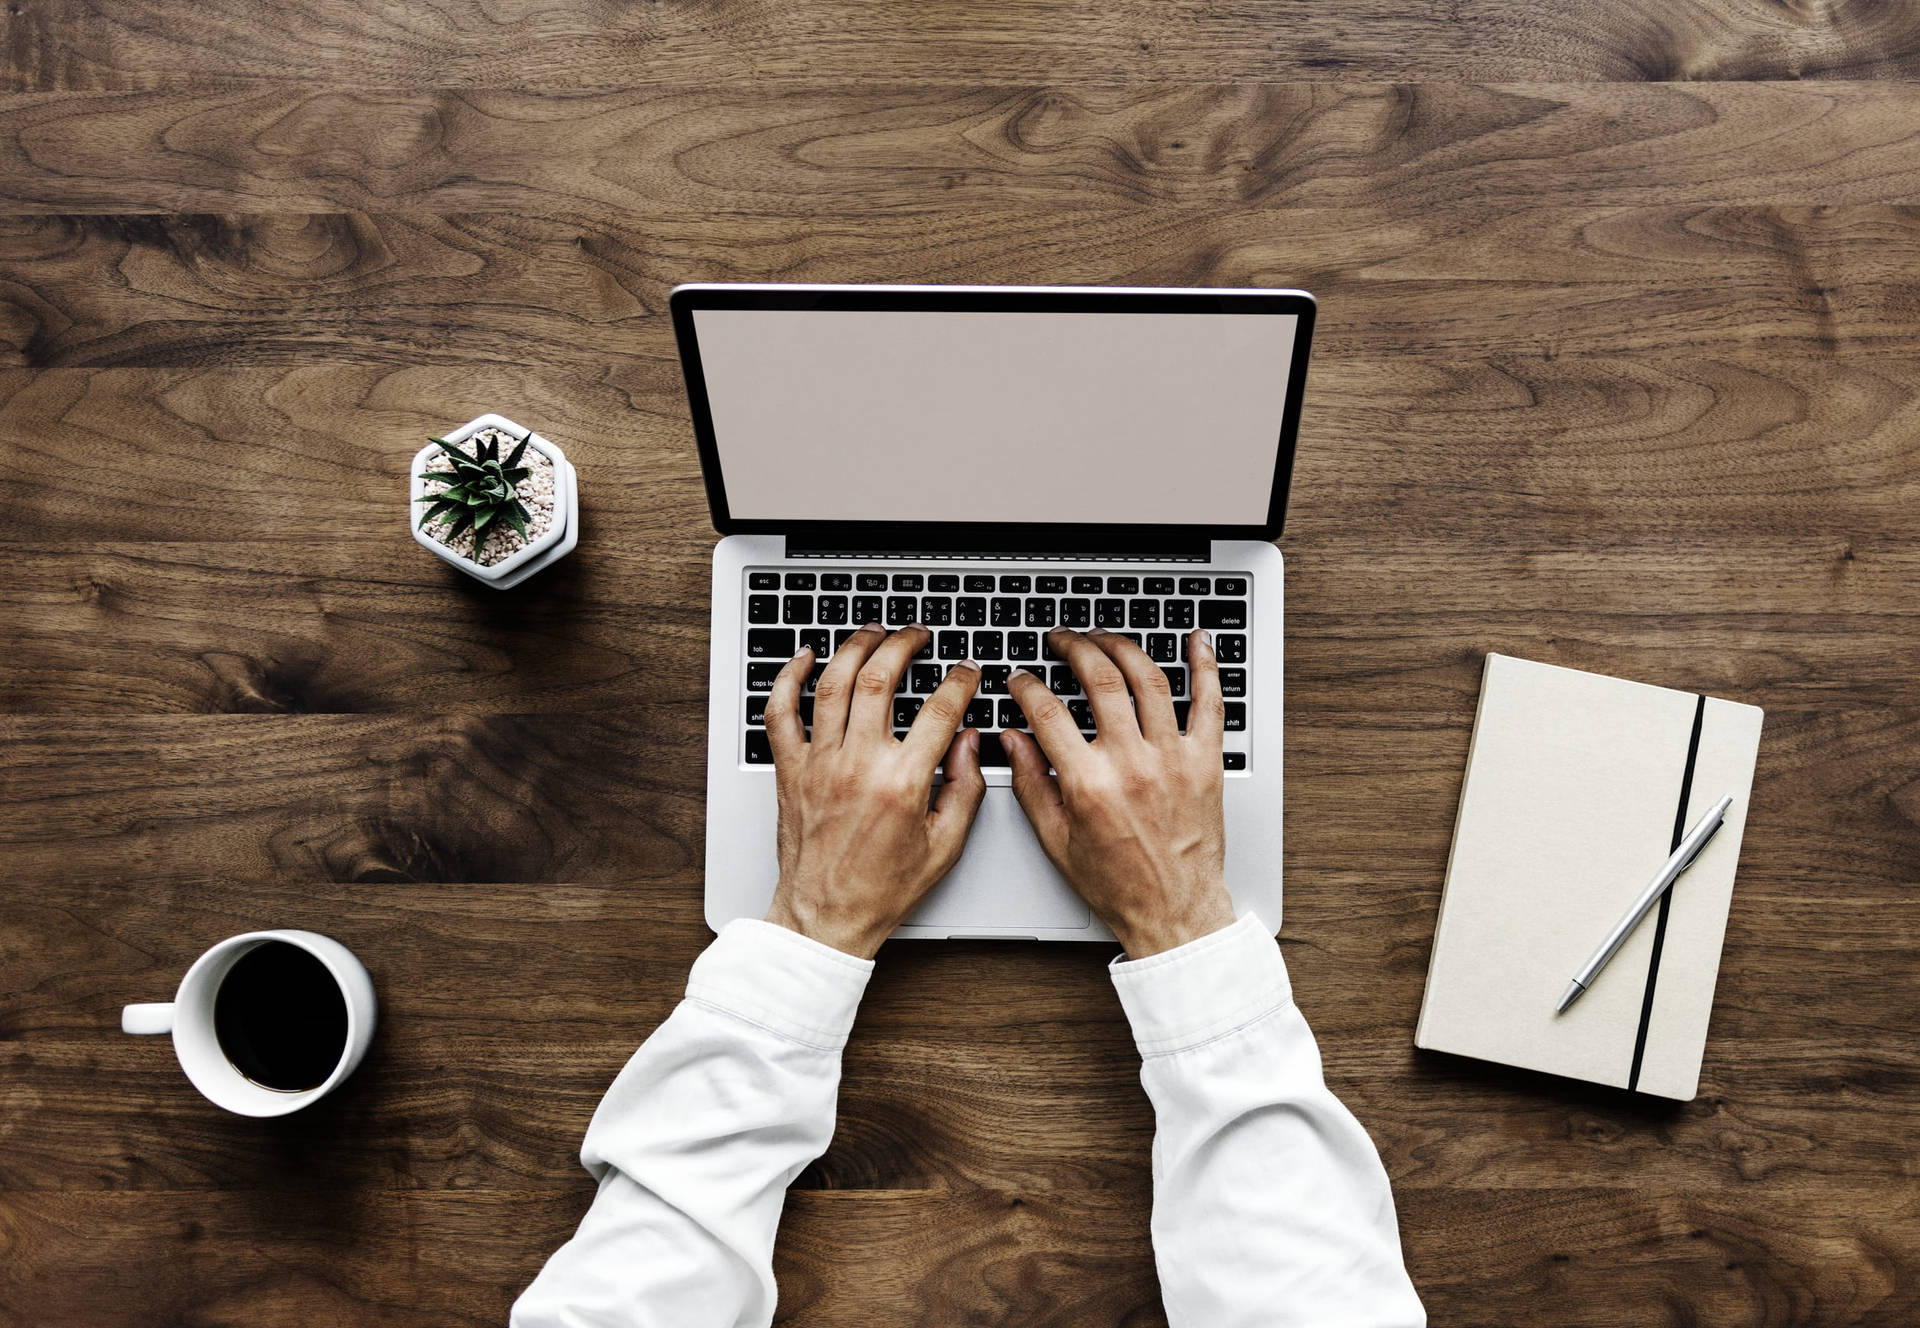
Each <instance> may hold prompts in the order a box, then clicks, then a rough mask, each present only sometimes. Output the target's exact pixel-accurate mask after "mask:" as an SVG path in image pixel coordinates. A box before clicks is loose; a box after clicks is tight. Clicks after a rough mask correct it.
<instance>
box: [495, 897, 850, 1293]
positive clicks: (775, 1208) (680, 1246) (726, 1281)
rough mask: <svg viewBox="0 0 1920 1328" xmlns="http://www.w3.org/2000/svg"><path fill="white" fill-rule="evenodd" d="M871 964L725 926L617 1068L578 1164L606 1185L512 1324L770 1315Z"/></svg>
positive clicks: (829, 1126) (744, 926) (759, 930)
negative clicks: (780, 1243)
mask: <svg viewBox="0 0 1920 1328" xmlns="http://www.w3.org/2000/svg"><path fill="white" fill-rule="evenodd" d="M872 971H873V963H872V961H871V960H866V959H856V958H854V957H853V956H852V955H848V954H843V953H841V952H840V951H838V950H835V949H833V948H831V947H830V946H825V945H822V944H820V943H819V942H817V941H813V940H809V939H808V938H807V937H805V936H802V935H800V934H799V933H798V932H794V931H789V930H787V929H786V928H785V927H779V926H775V925H774V924H772V923H768V922H757V921H738V922H730V923H728V924H727V926H726V928H725V930H723V931H722V932H721V933H720V936H719V938H718V939H717V940H715V941H714V943H713V944H712V945H710V946H709V947H707V950H706V951H705V953H703V954H702V955H701V956H700V958H699V959H698V960H696V961H695V962H694V965H693V972H692V974H691V976H690V977H689V978H688V979H687V996H686V999H685V1000H683V1001H682V1002H681V1003H680V1005H679V1006H678V1008H676V1009H675V1010H674V1012H673V1014H672V1015H671V1016H670V1017H669V1018H668V1019H667V1021H666V1022H665V1023H663V1024H662V1025H660V1027H659V1028H658V1029H656V1030H655V1031H654V1034H653V1036H652V1037H650V1038H648V1039H647V1041H646V1043H645V1044H644V1045H643V1046H642V1047H641V1048H640V1050H638V1051H637V1052H635V1053H634V1054H633V1058H632V1059H631V1060H629V1061H628V1062H627V1064H626V1068H625V1069H623V1070H621V1071H620V1075H619V1077H618V1078H616V1079H615V1080H614V1081H613V1087H612V1088H610V1089H608V1090H607V1095H606V1097H605V1098H604V1099H602V1100H601V1103H600V1107H599V1109H598V1110H597V1111H595V1112H594V1115H593V1123H592V1124H591V1125H590V1126H588V1128H587V1137H586V1141H585V1143H584V1144H583V1145H582V1146H581V1149H580V1160H581V1162H582V1163H584V1164H585V1165H586V1168H587V1170H588V1171H589V1172H591V1173H592V1174H593V1176H594V1178H595V1179H596V1180H597V1181H599V1183H600V1189H599V1192H598V1194H596V1195H595V1196H594V1200H593V1206H592V1207H591V1208H589V1209H588V1210H587V1215H586V1217H585V1218H583V1219H582V1220H581V1222H580V1228H579V1230H577V1231H576V1232H575V1233H574V1235H573V1239H571V1240H569V1241H568V1242H567V1243H566V1244H565V1245H563V1246H561V1247H560V1249H559V1250H558V1251H557V1252H556V1253H555V1254H554V1255H553V1257H552V1258H551V1259H549V1260H547V1264H546V1267H544V1268H542V1269H541V1270H540V1275H539V1276H538V1277H536V1278H535V1279H534V1281H533V1285H532V1286H530V1287H528V1288H527V1290H526V1292H525V1293H524V1294H522V1295H521V1297H520V1299H519V1301H518V1302H516V1303H515V1305H514V1307H513V1314H512V1324H513V1326H514V1328H616V1326H617V1328H709V1326H710V1328H749V1326H750V1328H762V1326H763V1325H766V1324H768V1323H771V1322H772V1320H773V1307H774V1281H773V1237H774V1231H775V1228H776V1227H778V1225H779V1222H780V1209H781V1206H782V1204H783V1203H784V1201H785V1199H786V1191H787V1186H788V1185H789V1184H790V1183H791V1182H792V1180H793V1178H794V1177H795V1176H797V1175H799V1174H800V1171H801V1168H803V1167H805V1166H806V1165H807V1163H809V1162H811V1161H812V1160H813V1159H814V1158H816V1157H818V1156H819V1155H820V1154H821V1153H823V1152H824V1151H826V1147H827V1144H828V1142H829V1141H830V1140H831V1139H832V1137H833V1121H834V1105H835V1098H836V1096H837V1095H838V1092H839V1088H840V1051H841V1048H842V1047H844V1046H845V1045H846V1041H847V1033H848V1032H849V1031H850V1030H851V1029H852V1027H853V1016H854V1012H855V1010H856V1009H857V1007H858V1006H859V1004H860V997H861V995H862V994H863V993H864V992H865V991H866V986H867V977H868V975H869V974H870V973H872Z"/></svg>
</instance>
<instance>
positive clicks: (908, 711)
mask: <svg viewBox="0 0 1920 1328" xmlns="http://www.w3.org/2000/svg"><path fill="white" fill-rule="evenodd" d="M926 701H927V699H926V698H925V697H924V696H896V697H895V698H894V699H893V726H894V727H895V728H897V729H904V728H906V727H907V726H908V725H910V724H912V723H913V717H914V716H915V715H917V714H919V713H920V707H921V706H923V705H925V704H926Z"/></svg>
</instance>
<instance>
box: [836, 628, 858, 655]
mask: <svg viewBox="0 0 1920 1328" xmlns="http://www.w3.org/2000/svg"><path fill="white" fill-rule="evenodd" d="M856 630H858V629H857V628H853V627H842V628H841V629H840V630H839V631H837V632H835V633H834V634H833V648H834V649H835V650H838V649H839V648H840V647H841V646H843V645H845V644H846V643H847V638H848V637H850V636H852V635H853V634H854V632H855V631H856Z"/></svg>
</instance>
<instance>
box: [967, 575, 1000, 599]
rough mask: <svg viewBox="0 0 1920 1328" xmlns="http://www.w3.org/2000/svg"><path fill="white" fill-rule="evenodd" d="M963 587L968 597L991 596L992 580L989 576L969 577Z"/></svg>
mask: <svg viewBox="0 0 1920 1328" xmlns="http://www.w3.org/2000/svg"><path fill="white" fill-rule="evenodd" d="M965 587H966V592H967V593H968V594H969V595H991V594H992V593H993V578H992V577H990V576H969V577H967V578H966V582H965Z"/></svg>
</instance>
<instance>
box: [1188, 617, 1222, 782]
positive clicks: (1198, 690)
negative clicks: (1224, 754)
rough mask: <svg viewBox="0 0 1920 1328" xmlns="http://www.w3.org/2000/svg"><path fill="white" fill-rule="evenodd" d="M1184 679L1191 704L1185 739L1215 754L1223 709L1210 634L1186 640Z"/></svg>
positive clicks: (1196, 635) (1207, 632)
mask: <svg viewBox="0 0 1920 1328" xmlns="http://www.w3.org/2000/svg"><path fill="white" fill-rule="evenodd" d="M1187 676H1188V681H1189V682H1191V683H1192V685H1193V704H1192V705H1190V706H1189V707H1187V737H1188V739H1189V740H1191V741H1193V742H1201V743H1206V744H1208V745H1210V746H1211V747H1212V748H1213V750H1214V751H1216V752H1217V751H1219V750H1220V734H1221V731H1222V729H1223V728H1224V727H1225V725H1226V718H1227V708H1226V705H1225V703H1223V702H1222V701H1221V699H1220V661H1219V659H1218V658H1216V657H1215V655H1214V653H1213V634H1212V633H1211V632H1209V631H1207V630H1205V629H1204V628H1202V629H1201V630H1199V631H1196V632H1195V633H1194V634H1193V635H1192V636H1190V637H1188V638H1187ZM1215 764H1218V762H1216V763H1215Z"/></svg>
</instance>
